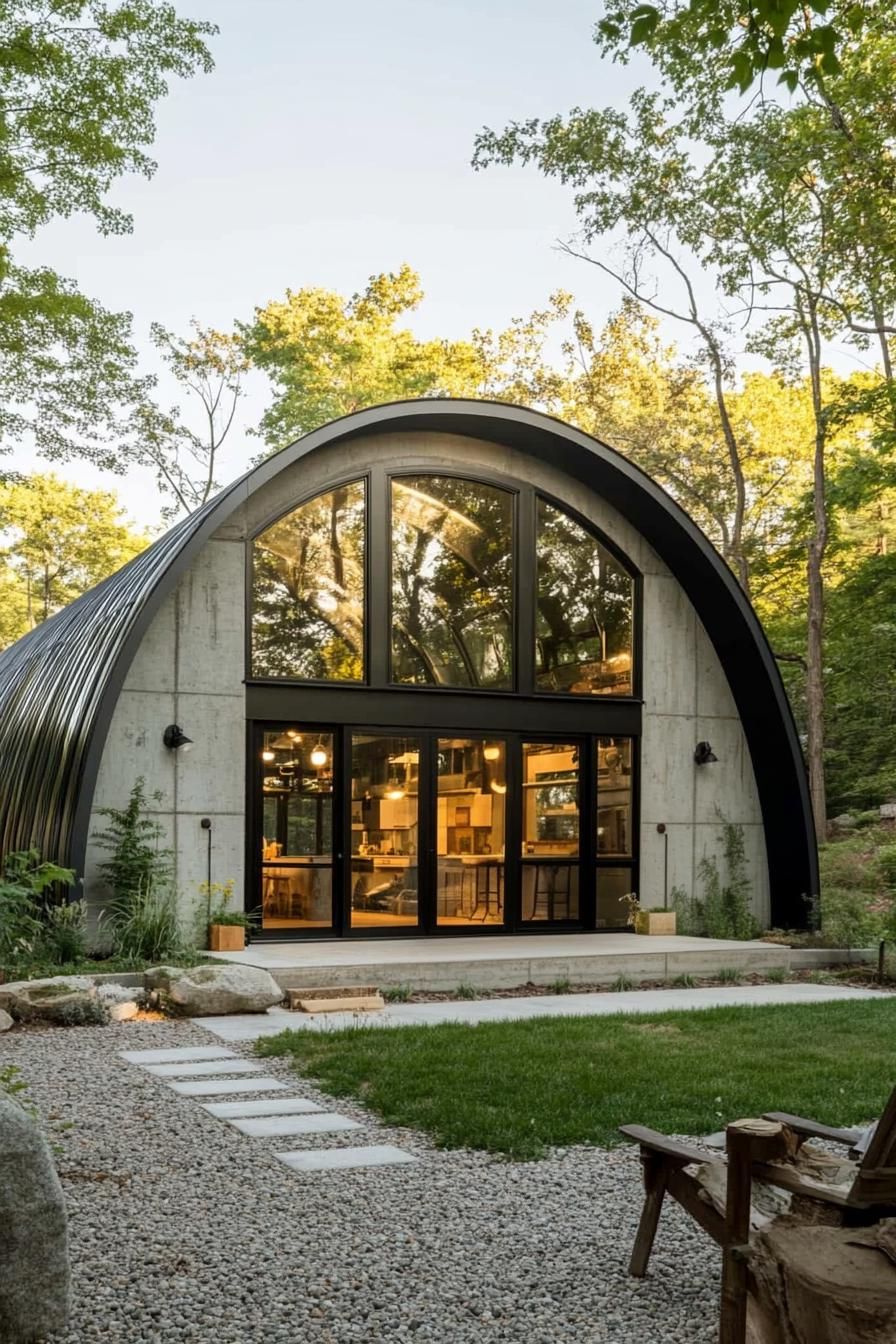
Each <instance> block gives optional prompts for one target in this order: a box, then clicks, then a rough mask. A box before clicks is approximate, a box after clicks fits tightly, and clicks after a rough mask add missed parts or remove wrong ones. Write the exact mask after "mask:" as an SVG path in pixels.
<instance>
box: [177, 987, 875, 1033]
mask: <svg viewBox="0 0 896 1344" xmlns="http://www.w3.org/2000/svg"><path fill="white" fill-rule="evenodd" d="M880 994H881V991H880V990H874V989H854V988H852V987H850V986H848V985H813V984H807V983H805V982H799V983H797V984H792V985H722V986H719V987H718V988H713V989H644V990H631V991H626V992H623V993H618V994H545V995H532V996H530V997H528V998H516V999H473V1000H451V1001H448V1002H443V1003H393V1004H388V1005H387V1006H386V1007H385V1008H383V1009H381V1010H380V1011H379V1012H377V1013H330V1014H329V1015H328V1016H327V1017H326V1018H325V1019H323V1018H319V1017H308V1016H306V1014H304V1013H289V1012H286V1011H285V1010H283V1009H271V1010H270V1011H269V1012H268V1013H265V1014H254V1015H253V1014H246V1015H245V1016H241V1015H235V1016H233V1017H219V1018H214V1017H198V1018H196V1019H194V1020H195V1024H196V1026H198V1027H204V1028H205V1030H206V1031H211V1032H213V1033H214V1035H216V1036H219V1037H220V1038H221V1039H222V1040H232V1041H249V1040H253V1039H257V1038H258V1037H260V1036H270V1035H274V1034H276V1033H277V1032H280V1031H282V1030H283V1029H284V1028H285V1027H289V1028H292V1029H294V1030H296V1031H335V1030H338V1029H339V1028H341V1027H359V1026H364V1027H367V1026H372V1027H403V1026H412V1027H420V1026H437V1025H439V1024H441V1023H444V1022H465V1023H467V1024H469V1025H476V1024H477V1023H480V1022H518V1021H525V1020H527V1019H531V1018H535V1017H609V1016H612V1015H613V1014H615V1013H666V1012H674V1011H679V1010H682V1009H685V1010H691V1009H694V1010H696V1009H701V1008H724V1007H750V1006H760V1005H774V1004H780V1005H786V1004H793V1003H843V1002H846V1001H848V1000H851V999H875V998H879V997H880ZM894 1015H896V998H894Z"/></svg>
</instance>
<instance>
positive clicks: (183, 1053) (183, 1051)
mask: <svg viewBox="0 0 896 1344" xmlns="http://www.w3.org/2000/svg"><path fill="white" fill-rule="evenodd" d="M119 1053H120V1054H121V1058H122V1059H126V1060H127V1061H128V1063H129V1064H166V1063H167V1062H168V1061H169V1060H179V1059H234V1058H235V1055H234V1053H233V1051H232V1050H225V1049H224V1048H223V1046H220V1045H181V1046H177V1047H176V1048H175V1049H173V1050H122V1051H120V1052H119Z"/></svg>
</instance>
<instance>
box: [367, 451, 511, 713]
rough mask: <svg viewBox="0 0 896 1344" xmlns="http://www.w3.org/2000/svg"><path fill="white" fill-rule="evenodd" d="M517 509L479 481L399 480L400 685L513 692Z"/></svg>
mask: <svg viewBox="0 0 896 1344" xmlns="http://www.w3.org/2000/svg"><path fill="white" fill-rule="evenodd" d="M512 503H513V501H512V496H511V495H510V494H509V492H508V491H506V490H498V489H495V488H494V487H493V486H488V485H481V484H479V483H478V482H476V481H463V480H456V479H453V478H450V477H440V476H413V477H411V476H405V477H402V478H401V479H396V480H393V482H392V680H393V681H396V682H404V683H411V684H414V685H427V686H481V687H489V688H492V689H496V690H509V689H511V687H512V684H513V667H512V646H513V619H512V607H513V602H512V572H513V558H512V553H513V521H512Z"/></svg>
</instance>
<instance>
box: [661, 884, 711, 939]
mask: <svg viewBox="0 0 896 1344" xmlns="http://www.w3.org/2000/svg"><path fill="white" fill-rule="evenodd" d="M669 905H670V907H671V908H672V909H673V910H674V911H675V916H676V925H675V927H676V931H677V932H678V933H681V934H684V935H686V936H687V937H690V938H700V937H701V936H702V935H703V918H702V912H701V908H700V902H699V901H698V900H697V898H696V896H694V895H693V894H692V893H691V894H689V893H688V892H686V891H685V889H684V887H673V888H672V890H671V892H670V893H669Z"/></svg>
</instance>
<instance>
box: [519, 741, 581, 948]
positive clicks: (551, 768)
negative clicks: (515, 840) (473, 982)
mask: <svg viewBox="0 0 896 1344" xmlns="http://www.w3.org/2000/svg"><path fill="white" fill-rule="evenodd" d="M522 760H523V795H522V806H523V828H522V844H523V856H522V901H521V911H522V917H523V919H524V920H525V921H526V922H538V923H541V922H544V923H551V922H552V921H554V920H567V919H578V917H579V865H578V854H579V748H578V746H577V745H576V744H575V743H573V742H524V743H523V757H522Z"/></svg>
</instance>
